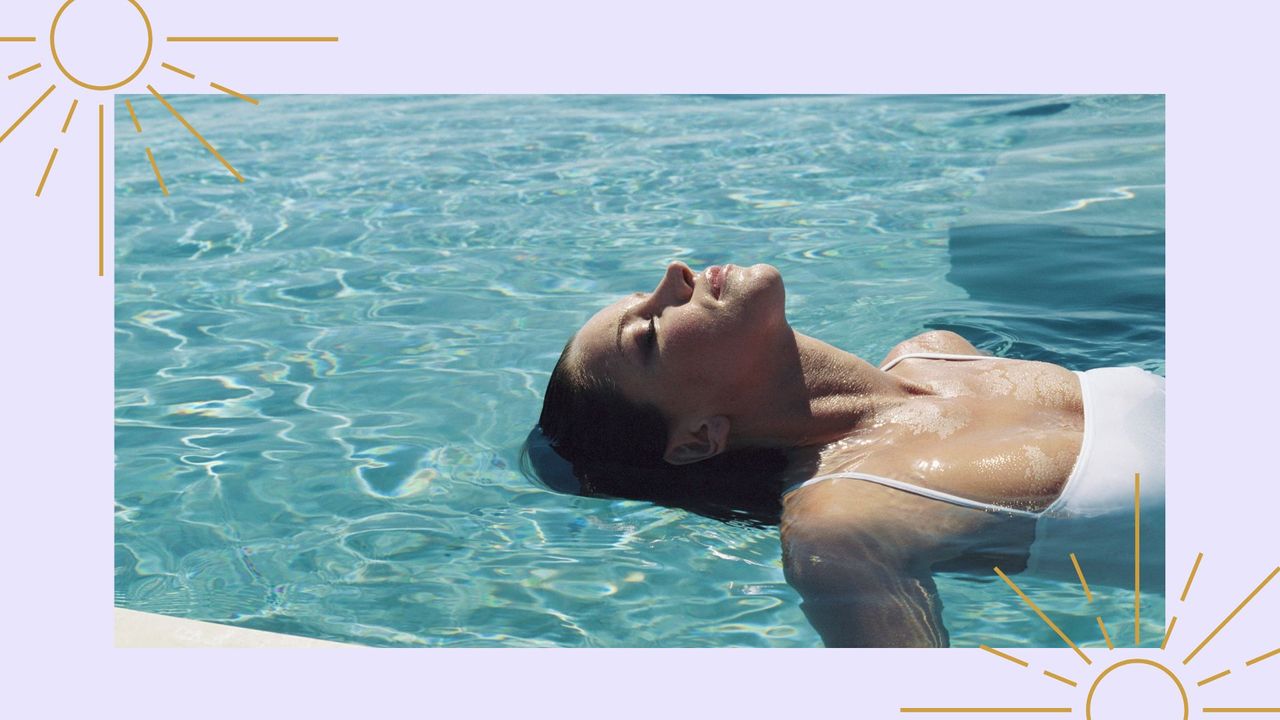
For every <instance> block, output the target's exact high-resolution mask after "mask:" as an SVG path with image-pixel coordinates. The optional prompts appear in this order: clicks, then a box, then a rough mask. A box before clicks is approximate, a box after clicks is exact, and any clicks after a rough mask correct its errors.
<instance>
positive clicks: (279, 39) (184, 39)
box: [165, 35, 338, 43]
mask: <svg viewBox="0 0 1280 720" xmlns="http://www.w3.org/2000/svg"><path fill="white" fill-rule="evenodd" d="M165 42H171V43H179V42H180V43H193V42H227V43H235V42H269V43H278V42H335V43H336V42H338V38H337V37H336V36H335V37H301V36H293V37H290V36H271V37H254V36H241V37H193V36H181V35H179V36H173V35H170V36H169V37H167V38H165Z"/></svg>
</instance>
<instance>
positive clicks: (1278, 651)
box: [1244, 648, 1280, 667]
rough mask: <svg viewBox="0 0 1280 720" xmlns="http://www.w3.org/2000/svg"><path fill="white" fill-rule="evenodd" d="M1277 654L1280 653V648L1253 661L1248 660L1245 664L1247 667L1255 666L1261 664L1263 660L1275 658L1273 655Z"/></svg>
mask: <svg viewBox="0 0 1280 720" xmlns="http://www.w3.org/2000/svg"><path fill="white" fill-rule="evenodd" d="M1277 653H1280V648H1276V649H1275V650H1272V651H1271V652H1268V653H1262V654H1261V655H1259V656H1258V657H1256V658H1254V659H1252V660H1246V661H1245V663H1244V664H1245V667H1248V666H1250V665H1253V664H1254V663H1260V662H1262V661H1263V660H1266V659H1267V658H1269V657H1271V656H1273V655H1276V654H1277Z"/></svg>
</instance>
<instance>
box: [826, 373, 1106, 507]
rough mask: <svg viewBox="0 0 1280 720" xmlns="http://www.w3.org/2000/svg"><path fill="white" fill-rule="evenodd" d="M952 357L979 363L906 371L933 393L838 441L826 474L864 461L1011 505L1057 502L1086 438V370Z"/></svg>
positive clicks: (873, 468) (866, 467) (878, 469)
mask: <svg viewBox="0 0 1280 720" xmlns="http://www.w3.org/2000/svg"><path fill="white" fill-rule="evenodd" d="M940 364H943V363H940V362H937V361H935V365H940ZM946 364H947V365H951V366H956V365H968V366H971V367H970V368H969V370H968V371H958V370H956V369H954V367H952V368H945V369H941V368H940V369H938V371H937V372H936V373H932V374H931V373H927V372H922V371H916V372H914V373H913V374H911V375H907V374H906V373H903V377H906V378H907V379H910V380H911V381H912V382H914V383H917V384H920V385H923V386H925V387H927V388H929V390H930V391H931V393H932V394H927V395H919V396H914V397H911V398H909V399H908V400H906V401H904V402H902V403H900V404H897V405H895V406H892V407H889V408H886V409H885V410H884V411H883V412H882V413H879V414H878V415H877V418H876V419H875V421H874V422H873V423H871V424H870V425H869V426H868V427H867V428H866V429H864V430H863V431H860V432H858V433H855V434H853V435H851V436H849V437H847V438H845V439H844V440H841V441H839V442H836V443H833V444H832V445H830V446H828V447H827V448H826V449H825V450H824V451H823V453H822V457H821V460H820V465H819V468H818V474H826V473H832V472H839V471H847V470H858V471H862V472H867V473H873V474H876V475H882V476H886V477H891V478H893V479H896V480H902V481H905V482H909V483H913V484H917V485H921V486H924V487H928V488H932V489H934V490H940V491H942V492H947V493H951V494H953V495H959V496H961V497H966V498H970V499H973V500H979V501H982V502H988V503H993V504H997V505H1003V506H1006V507H1015V508H1018V509H1025V510H1033V511H1038V510H1041V509H1043V508H1044V507H1047V506H1048V505H1049V504H1051V503H1052V502H1053V500H1054V499H1056V498H1057V497H1058V495H1059V494H1060V493H1061V491H1062V487H1063V485H1064V484H1065V483H1066V481H1067V478H1068V477H1069V476H1070V475H1071V471H1072V469H1073V468H1074V466H1075V461H1076V458H1077V457H1078V456H1079V453H1080V446H1081V442H1082V440H1083V430H1084V417H1083V408H1082V406H1081V402H1080V385H1079V381H1078V380H1077V377H1076V375H1075V374H1074V373H1071V372H1070V371H1068V370H1065V369H1063V368H1060V367H1057V366H1054V365H1048V364H1046V363H1024V362H1012V361H970V362H963V363H961V362H955V363H946ZM979 364H981V365H983V366H986V367H975V366H978V365H979ZM997 366H999V367H997ZM1017 366H1030V367H1017ZM895 374H896V373H895Z"/></svg>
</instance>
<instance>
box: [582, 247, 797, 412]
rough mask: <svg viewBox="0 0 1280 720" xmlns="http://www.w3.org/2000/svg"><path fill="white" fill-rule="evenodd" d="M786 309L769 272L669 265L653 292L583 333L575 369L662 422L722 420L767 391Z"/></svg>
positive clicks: (612, 309) (597, 319)
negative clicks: (649, 409) (608, 382)
mask: <svg viewBox="0 0 1280 720" xmlns="http://www.w3.org/2000/svg"><path fill="white" fill-rule="evenodd" d="M784 300H785V292H784V290H783V286H782V276H781V275H780V274H779V273H778V270H777V268H774V267H773V266H771V265H763V264H761V265H753V266H751V267H739V266H736V265H725V266H719V265H712V266H710V267H708V268H706V269H705V270H704V271H703V272H700V273H694V272H693V271H692V270H690V269H689V266H687V265H685V264H684V263H681V262H676V263H672V264H671V265H670V266H668V267H667V270H666V273H665V274H663V276H662V279H661V280H660V281H659V282H658V286H657V287H656V288H654V290H653V292H651V293H635V294H634V295H629V296H627V297H624V298H622V299H621V300H619V301H617V302H615V303H614V304H612V305H610V306H608V307H606V308H605V309H603V310H601V311H600V312H598V313H596V315H595V316H594V317H592V318H591V319H590V320H589V321H587V323H586V325H583V326H582V329H581V330H580V331H579V332H578V335H577V336H576V337H575V339H574V352H575V353H576V362H577V363H579V364H580V366H581V367H583V368H584V369H587V370H588V371H590V372H592V373H594V374H605V375H607V376H609V377H611V378H612V379H613V380H614V381H615V382H617V383H618V385H619V387H620V388H621V390H622V392H623V393H624V394H625V395H627V397H629V398H630V399H632V400H633V401H637V402H643V403H648V404H651V405H654V406H656V407H657V408H658V409H659V410H660V411H662V412H663V413H664V414H665V415H666V416H667V418H668V420H669V421H680V420H682V419H685V418H688V417H691V416H693V415H696V414H698V413H703V414H706V413H710V414H720V415H730V414H732V412H733V407H734V401H735V399H736V398H741V397H742V396H743V395H747V394H750V393H748V392H747V391H748V390H749V389H751V388H752V387H754V388H756V389H757V390H758V389H759V388H760V387H762V386H761V385H760V383H768V382H770V379H771V378H770V375H769V372H770V367H771V366H770V360H771V359H774V358H775V356H776V355H777V350H778V348H780V347H781V346H782V343H785V342H788V341H790V340H791V332H790V328H789V327H788V326H787V322H786V317H785V314H784Z"/></svg>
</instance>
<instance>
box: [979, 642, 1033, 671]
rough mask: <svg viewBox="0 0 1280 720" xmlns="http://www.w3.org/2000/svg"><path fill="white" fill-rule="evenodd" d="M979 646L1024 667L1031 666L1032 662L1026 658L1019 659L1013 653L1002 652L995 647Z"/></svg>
mask: <svg viewBox="0 0 1280 720" xmlns="http://www.w3.org/2000/svg"><path fill="white" fill-rule="evenodd" d="M978 648H979V649H982V650H986V651H987V652H989V653H991V654H992V655H995V656H996V657H1002V658H1004V659H1005V660H1008V661H1010V662H1014V663H1017V664H1019V665H1021V666H1022V667H1031V663H1029V662H1027V661H1026V660H1019V659H1018V658H1016V657H1014V656H1012V655H1008V654H1006V653H1002V652H1000V651H999V650H996V649H995V648H989V647H987V646H986V645H979V646H978Z"/></svg>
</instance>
